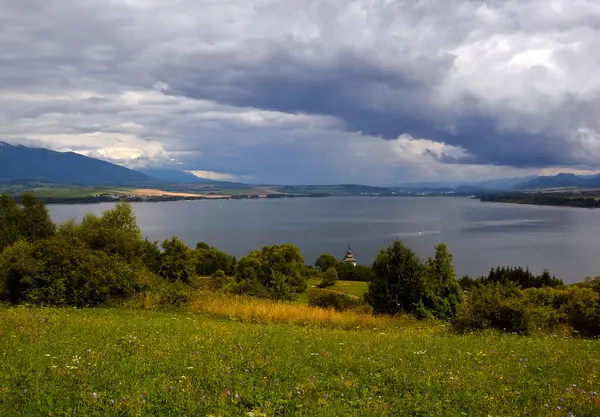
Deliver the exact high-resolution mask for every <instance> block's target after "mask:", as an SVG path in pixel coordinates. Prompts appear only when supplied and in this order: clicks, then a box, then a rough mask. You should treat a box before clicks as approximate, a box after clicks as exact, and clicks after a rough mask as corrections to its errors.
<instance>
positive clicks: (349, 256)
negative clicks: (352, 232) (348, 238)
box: [342, 245, 356, 266]
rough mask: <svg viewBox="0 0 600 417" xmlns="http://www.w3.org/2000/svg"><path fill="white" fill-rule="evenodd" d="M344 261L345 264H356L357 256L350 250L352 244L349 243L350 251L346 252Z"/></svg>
mask: <svg viewBox="0 0 600 417" xmlns="http://www.w3.org/2000/svg"><path fill="white" fill-rule="evenodd" d="M342 262H344V263H345V264H352V265H353V266H356V258H355V257H354V254H353V253H352V251H351V250H350V245H348V251H347V252H346V256H344V260H343V261H342Z"/></svg>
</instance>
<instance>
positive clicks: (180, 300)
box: [160, 282, 190, 308]
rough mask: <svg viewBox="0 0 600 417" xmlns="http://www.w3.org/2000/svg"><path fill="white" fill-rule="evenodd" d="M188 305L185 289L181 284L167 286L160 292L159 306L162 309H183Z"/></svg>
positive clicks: (175, 283) (188, 299)
mask: <svg viewBox="0 0 600 417" xmlns="http://www.w3.org/2000/svg"><path fill="white" fill-rule="evenodd" d="M189 303H190V297H189V295H188V293H187V287H186V286H185V285H184V284H183V283H182V282H174V283H171V284H169V285H167V286H166V287H165V288H164V289H163V290H162V291H161V292H160V305H161V306H162V307H174V308H179V307H184V306H186V305H188V304H189Z"/></svg>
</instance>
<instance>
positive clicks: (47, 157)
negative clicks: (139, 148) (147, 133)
mask: <svg viewBox="0 0 600 417" xmlns="http://www.w3.org/2000/svg"><path fill="white" fill-rule="evenodd" d="M17 180H23V181H26V180H39V181H46V182H54V183H65V184H77V185H129V184H135V185H143V184H150V183H153V182H154V183H155V182H156V181H157V180H156V179H155V178H153V177H151V176H148V175H146V174H143V173H141V172H137V171H134V170H132V169H129V168H125V167H122V166H120V165H115V164H112V163H110V162H106V161H101V160H99V159H94V158H89V157H87V156H83V155H80V154H77V153H74V152H57V151H52V150H49V149H45V148H29V147H27V146H23V145H11V144H8V143H6V142H0V181H3V182H7V181H17Z"/></svg>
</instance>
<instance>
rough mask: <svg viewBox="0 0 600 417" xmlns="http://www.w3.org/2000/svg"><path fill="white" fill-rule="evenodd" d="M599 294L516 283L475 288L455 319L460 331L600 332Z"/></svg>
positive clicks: (575, 287) (589, 290)
mask: <svg viewBox="0 0 600 417" xmlns="http://www.w3.org/2000/svg"><path fill="white" fill-rule="evenodd" d="M599 302H600V296H599V295H598V294H597V293H596V292H594V291H593V290H591V289H590V288H581V287H578V286H569V287H566V288H551V287H544V288H529V289H527V290H520V289H519V287H518V286H517V284H515V283H513V282H509V283H507V284H504V285H502V284H498V283H493V284H487V285H480V286H477V287H474V289H473V290H472V291H471V292H470V293H469V295H468V297H467V300H466V302H465V303H464V304H463V305H462V307H461V309H460V310H459V312H458V315H457V316H456V319H455V321H454V327H455V329H457V330H459V331H467V330H482V329H486V328H496V329H500V330H505V331H510V332H515V333H524V334H527V333H531V332H532V331H533V330H543V331H555V332H556V331H566V330H569V331H571V330H574V331H576V332H579V333H580V334H582V335H584V336H595V335H600V308H599Z"/></svg>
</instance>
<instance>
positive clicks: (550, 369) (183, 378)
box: [0, 307, 600, 417]
mask: <svg viewBox="0 0 600 417" xmlns="http://www.w3.org/2000/svg"><path fill="white" fill-rule="evenodd" d="M407 323H409V322H407ZM406 325H407V326H408V325H410V326H413V327H412V328H411V329H407V331H402V329H398V330H396V331H392V330H387V329H375V330H341V329H335V328H321V327H316V326H297V325H291V324H256V323H248V322H243V321H240V320H239V319H235V318H234V319H229V320H228V319H218V318H215V317H214V316H209V315H205V314H197V313H190V312H172V313H168V312H152V311H147V310H136V309H97V310H76V309H66V308H65V309H37V308H36V309H34V308H7V307H3V308H2V307H0V358H1V360H0V415H1V416H21V415H26V416H83V415H85V416H138V415H161V416H184V415H185V416H209V415H213V416H251V415H254V416H258V415H269V416H271V415H317V416H368V415H374V416H388V415H390V416H408V415H410V416H461V415H466V416H488V415H489V416H506V415H510V416H546V415H550V416H569V413H572V414H573V415H574V416H577V417H580V416H598V415H600V398H599V397H598V395H597V393H596V391H600V382H599V380H598V372H599V367H600V353H599V352H600V341H598V340H576V339H568V338H559V337H552V336H544V337H520V336H514V335H506V334H505V335H498V334H494V333H487V334H485V335H484V336H481V335H467V336H458V335H453V334H451V333H450V332H448V331H447V330H446V329H445V328H442V327H440V326H422V327H421V326H418V327H417V326H416V325H415V324H414V323H413V324H406Z"/></svg>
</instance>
